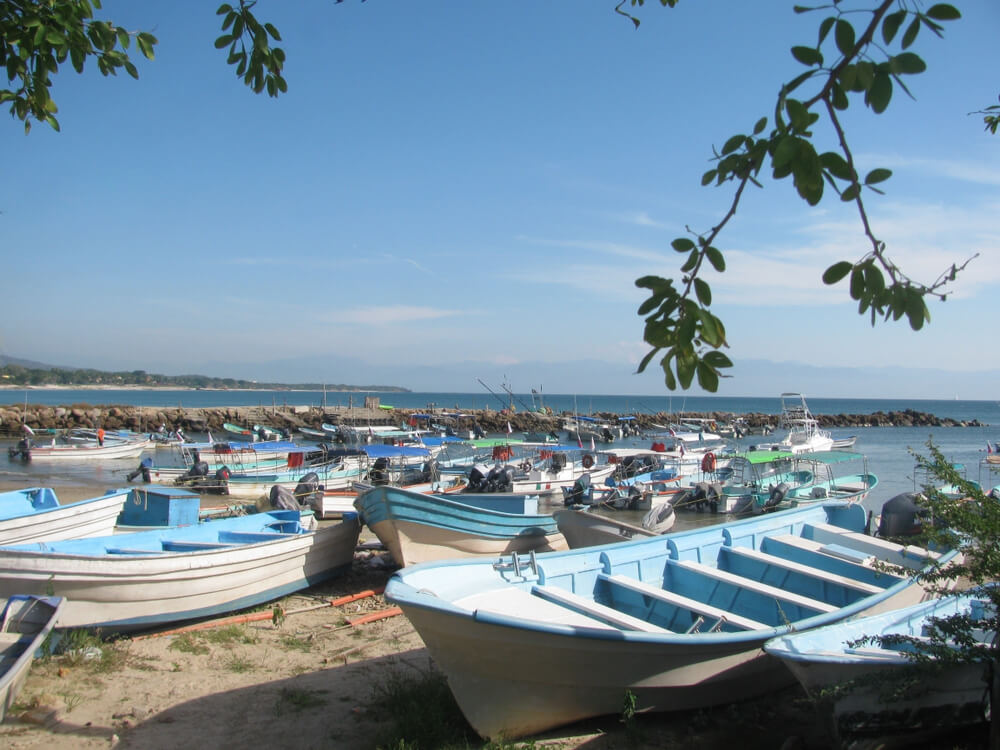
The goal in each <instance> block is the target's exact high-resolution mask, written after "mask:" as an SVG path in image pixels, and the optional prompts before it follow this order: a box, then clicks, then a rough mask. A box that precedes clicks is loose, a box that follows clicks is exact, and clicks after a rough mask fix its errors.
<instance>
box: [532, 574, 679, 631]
mask: <svg viewBox="0 0 1000 750" xmlns="http://www.w3.org/2000/svg"><path fill="white" fill-rule="evenodd" d="M531 593H533V594H535V595H537V596H540V597H542V598H543V599H547V600H549V601H551V602H555V603H556V604H560V605H562V606H564V607H569V608H570V609H572V610H575V611H578V612H582V613H583V614H586V615H589V616H590V617H593V618H595V619H598V620H601V621H603V622H607V623H608V624H610V625H614V626H615V627H617V628H621V629H622V630H639V631H642V632H644V633H666V632H668V631H667V630H665V629H664V628H661V627H660V626H659V625H653V624H652V623H650V622H646V621H645V620H641V619H639V618H638V617H633V616H632V615H628V614H625V613H624V612H619V611H618V610H617V609H613V608H612V607H608V606H605V605H603V604H600V603H598V602H595V601H594V600H593V599H587V598H585V597H582V596H579V595H578V594H574V593H573V592H572V591H567V590H566V589H562V588H559V587H558V586H541V585H535V586H532V587H531Z"/></svg>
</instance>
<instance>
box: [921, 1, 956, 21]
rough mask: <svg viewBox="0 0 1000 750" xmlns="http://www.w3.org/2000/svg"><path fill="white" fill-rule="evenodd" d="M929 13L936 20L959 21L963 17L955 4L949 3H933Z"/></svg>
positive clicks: (928, 10)
mask: <svg viewBox="0 0 1000 750" xmlns="http://www.w3.org/2000/svg"><path fill="white" fill-rule="evenodd" d="M927 15H928V16H930V17H931V18H933V19H934V20H935V21H957V20H958V19H959V18H961V17H962V14H961V13H959V12H958V9H957V8H955V6H954V5H948V4H947V3H939V4H937V5H932V6H931V7H930V8H928V9H927Z"/></svg>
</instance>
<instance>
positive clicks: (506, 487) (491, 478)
mask: <svg viewBox="0 0 1000 750" xmlns="http://www.w3.org/2000/svg"><path fill="white" fill-rule="evenodd" d="M513 485H514V470H513V469H512V468H511V467H509V466H500V465H497V466H494V467H493V468H492V469H490V473H489V474H487V475H486V492H509V491H510V489H511V487H513Z"/></svg>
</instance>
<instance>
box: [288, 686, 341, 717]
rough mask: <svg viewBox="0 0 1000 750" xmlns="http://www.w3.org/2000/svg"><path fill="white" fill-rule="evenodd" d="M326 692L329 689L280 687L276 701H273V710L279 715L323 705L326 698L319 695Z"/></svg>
mask: <svg viewBox="0 0 1000 750" xmlns="http://www.w3.org/2000/svg"><path fill="white" fill-rule="evenodd" d="M327 692H329V691H328V690H299V689H296V688H282V689H281V692H280V693H279V694H278V701H277V703H275V706H274V712H275V714H277V715H278V716H281V715H282V714H284V713H285V712H286V711H294V712H295V713H298V712H300V711H305V710H306V709H307V708H316V707H317V706H325V705H326V703H327V700H326V698H323V697H321V694H322V693H327Z"/></svg>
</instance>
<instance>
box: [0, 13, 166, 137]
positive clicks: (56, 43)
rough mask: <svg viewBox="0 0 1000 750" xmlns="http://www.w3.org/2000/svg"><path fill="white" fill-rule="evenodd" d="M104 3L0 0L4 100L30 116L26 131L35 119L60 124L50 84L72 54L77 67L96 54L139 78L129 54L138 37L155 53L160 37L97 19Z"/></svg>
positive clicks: (147, 52) (143, 49) (110, 67)
mask: <svg viewBox="0 0 1000 750" xmlns="http://www.w3.org/2000/svg"><path fill="white" fill-rule="evenodd" d="M100 8H101V2H100V0H39V1H38V2H19V1H18V0H2V1H0V67H2V68H3V69H4V70H5V71H6V73H7V83H8V88H6V89H0V103H5V102H10V113H11V116H12V117H15V118H17V119H19V120H22V121H23V122H24V132H25V133H28V132H30V130H31V122H32V120H37V121H39V122H44V123H47V124H48V125H49V126H50V127H51V128H53V129H54V130H57V131H58V130H59V121H58V120H57V119H56V117H55V114H56V112H58V107H57V106H56V103H55V101H53V99H52V96H51V91H50V89H51V87H52V76H53V75H55V74H56V73H57V72H59V66H60V65H62V64H63V63H65V62H66V61H67V60H69V62H70V64H71V65H72V66H73V69H74V70H75V71H76V72H77V73H82V72H83V70H84V65H85V63H86V61H87V59H88V58H91V57H93V58H94V60H95V62H96V64H97V69H98V70H99V71H100V72H101V74H102V75H104V76H109V75H117V74H118V70H119V69H124V70H125V72H126V73H128V74H129V75H130V76H132V78H138V77H139V71H138V69H137V68H136V66H135V64H134V63H133V62H132V60H131V59H130V58H129V55H128V50H129V47H130V46H131V43H132V40H133V39H134V40H135V44H136V47H137V48H138V50H139V52H140V53H141V54H142V55H143V57H145V58H147V59H149V60H152V59H153V47H154V46H155V45H156V43H157V39H156V37H154V36H153V35H152V34H150V33H148V32H131V31H128V30H126V29H124V28H122V27H121V26H116V25H115V24H113V23H111V22H109V21H101V20H97V19H95V18H94V10H95V9H97V10H99V9H100Z"/></svg>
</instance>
